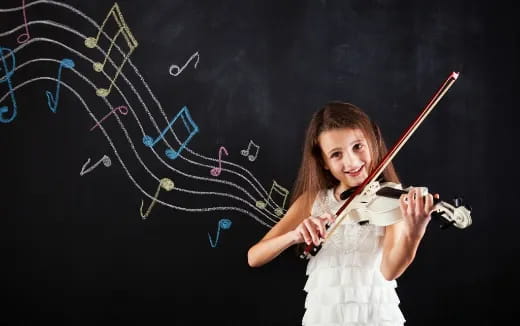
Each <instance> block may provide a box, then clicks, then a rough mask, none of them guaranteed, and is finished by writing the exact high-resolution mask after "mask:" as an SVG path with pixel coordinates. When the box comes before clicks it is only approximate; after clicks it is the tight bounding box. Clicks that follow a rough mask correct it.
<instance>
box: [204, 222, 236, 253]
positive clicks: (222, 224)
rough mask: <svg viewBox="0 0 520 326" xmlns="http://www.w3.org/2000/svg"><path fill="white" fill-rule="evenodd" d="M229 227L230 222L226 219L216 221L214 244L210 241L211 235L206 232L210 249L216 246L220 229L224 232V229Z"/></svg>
mask: <svg viewBox="0 0 520 326" xmlns="http://www.w3.org/2000/svg"><path fill="white" fill-rule="evenodd" d="M230 227H231V220H229V219H227V218H222V219H220V221H218V229H217V236H216V237H215V243H213V241H211V235H210V234H209V232H208V237H209V244H210V245H211V247H212V248H215V247H216V246H217V242H218V236H219V234H220V229H222V230H226V229H229V228H230Z"/></svg>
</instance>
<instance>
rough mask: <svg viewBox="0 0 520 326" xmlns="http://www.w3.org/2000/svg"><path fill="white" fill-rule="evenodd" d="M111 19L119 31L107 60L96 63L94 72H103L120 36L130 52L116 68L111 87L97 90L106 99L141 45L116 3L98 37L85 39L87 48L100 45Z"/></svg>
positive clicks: (111, 43) (112, 39) (111, 44)
mask: <svg viewBox="0 0 520 326" xmlns="http://www.w3.org/2000/svg"><path fill="white" fill-rule="evenodd" d="M110 17H112V18H113V19H114V21H115V22H116V24H117V26H118V31H117V32H116V34H115V35H114V37H113V38H111V39H110V46H109V48H108V51H107V54H106V55H105V59H104V60H103V62H94V65H93V68H94V70H95V71H97V72H101V71H103V68H104V67H105V64H106V62H107V60H108V57H109V56H110V53H111V52H112V49H113V47H114V44H115V43H116V41H117V38H118V37H119V36H120V35H122V36H123V37H124V39H125V41H126V44H127V45H128V48H129V50H128V52H127V53H126V54H125V55H124V57H123V60H122V61H121V64H120V65H119V66H118V67H117V68H116V73H115V74H114V76H113V77H112V78H111V79H110V86H108V88H98V89H97V90H96V94H97V95H98V96H101V97H105V96H107V95H108V94H110V91H111V89H112V86H113V85H114V82H115V80H116V79H117V77H118V76H119V74H120V73H121V69H122V68H123V66H124V64H125V63H126V61H127V60H128V58H129V57H130V55H131V54H132V52H134V50H135V48H136V47H137V46H138V45H139V44H138V43H137V40H136V39H135V37H134V36H133V34H132V32H131V31H130V29H129V28H128V26H127V25H126V23H125V20H124V18H123V14H122V13H121V10H120V9H119V5H118V4H117V3H114V5H113V6H112V9H110V11H109V12H108V14H107V16H106V17H105V20H104V21H103V23H102V24H101V27H100V28H99V30H98V33H97V35H96V37H88V38H87V39H85V46H86V47H88V48H94V47H95V46H96V45H97V44H98V42H99V36H100V35H101V32H102V31H103V29H104V28H105V25H106V23H107V21H108V19H109V18H110Z"/></svg>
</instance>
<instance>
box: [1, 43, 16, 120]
mask: <svg viewBox="0 0 520 326" xmlns="http://www.w3.org/2000/svg"><path fill="white" fill-rule="evenodd" d="M6 52H7V54H4V53H6ZM0 56H1V57H2V66H1V67H0V84H1V83H7V86H8V88H9V94H10V95H11V103H12V104H13V107H12V111H13V112H12V114H11V117H9V118H4V115H5V114H6V113H7V112H9V107H8V106H7V105H4V106H0V122H2V123H9V122H11V121H13V120H14V118H15V117H16V99H15V96H14V90H13V84H12V83H11V76H12V75H13V74H14V68H15V67H16V58H15V56H14V52H13V50H11V49H9V48H4V47H0ZM8 56H10V57H11V67H10V68H11V69H9V67H8V64H7V57H8ZM2 71H3V72H5V75H2Z"/></svg>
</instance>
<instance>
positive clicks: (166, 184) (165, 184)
mask: <svg viewBox="0 0 520 326" xmlns="http://www.w3.org/2000/svg"><path fill="white" fill-rule="evenodd" d="M174 187H175V185H174V184H173V181H172V180H170V179H168V178H162V179H161V181H160V182H159V186H158V187H157V191H156V192H155V195H154V198H153V201H152V203H151V204H150V206H149V207H148V209H147V210H146V213H144V214H143V201H142V200H141V208H140V209H139V212H140V213H141V217H142V218H147V217H148V215H150V212H151V211H152V207H153V205H155V202H156V201H157V197H159V192H160V191H161V188H162V189H164V190H166V191H170V190H172V189H173V188H174Z"/></svg>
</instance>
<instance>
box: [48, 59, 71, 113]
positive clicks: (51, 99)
mask: <svg viewBox="0 0 520 326" xmlns="http://www.w3.org/2000/svg"><path fill="white" fill-rule="evenodd" d="M63 68H67V69H72V68H74V61H72V59H63V60H61V61H60V66H59V68H58V81H57V82H56V91H55V93H54V94H55V95H53V94H52V93H51V92H49V91H45V95H47V106H48V107H49V109H50V110H51V111H52V112H54V113H56V110H57V109H58V100H59V97H60V87H61V70H62V69H63Z"/></svg>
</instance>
